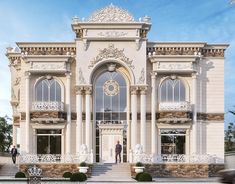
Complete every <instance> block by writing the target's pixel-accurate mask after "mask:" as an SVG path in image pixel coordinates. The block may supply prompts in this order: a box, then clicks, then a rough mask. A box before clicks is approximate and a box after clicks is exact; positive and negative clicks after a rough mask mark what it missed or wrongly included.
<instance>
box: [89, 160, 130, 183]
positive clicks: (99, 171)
mask: <svg viewBox="0 0 235 184" xmlns="http://www.w3.org/2000/svg"><path fill="white" fill-rule="evenodd" d="M89 180H90V181H132V178H131V171H130V165H129V164H127V163H121V164H95V165H94V166H93V168H92V175H91V178H89Z"/></svg>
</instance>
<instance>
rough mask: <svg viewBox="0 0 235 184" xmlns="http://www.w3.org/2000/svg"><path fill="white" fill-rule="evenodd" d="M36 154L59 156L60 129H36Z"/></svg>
mask: <svg viewBox="0 0 235 184" xmlns="http://www.w3.org/2000/svg"><path fill="white" fill-rule="evenodd" d="M36 132H37V154H61V132H62V130H61V129H51V130H50V129H37V130H36Z"/></svg>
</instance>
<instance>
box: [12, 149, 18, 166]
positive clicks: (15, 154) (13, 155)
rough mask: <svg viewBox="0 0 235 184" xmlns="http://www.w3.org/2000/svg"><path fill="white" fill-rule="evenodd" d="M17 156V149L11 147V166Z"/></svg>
mask: <svg viewBox="0 0 235 184" xmlns="http://www.w3.org/2000/svg"><path fill="white" fill-rule="evenodd" d="M17 154H18V152H17V149H16V147H15V146H13V148H12V149H11V157H12V161H13V164H15V163H16V156H17Z"/></svg>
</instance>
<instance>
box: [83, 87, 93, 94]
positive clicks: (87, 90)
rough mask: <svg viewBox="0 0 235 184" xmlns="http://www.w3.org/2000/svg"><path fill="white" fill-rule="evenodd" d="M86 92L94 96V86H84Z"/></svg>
mask: <svg viewBox="0 0 235 184" xmlns="http://www.w3.org/2000/svg"><path fill="white" fill-rule="evenodd" d="M84 91H85V94H86V95H91V94H92V86H84Z"/></svg>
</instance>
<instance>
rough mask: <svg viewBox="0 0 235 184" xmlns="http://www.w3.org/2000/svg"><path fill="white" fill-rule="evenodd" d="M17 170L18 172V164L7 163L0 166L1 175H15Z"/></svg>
mask: <svg viewBox="0 0 235 184" xmlns="http://www.w3.org/2000/svg"><path fill="white" fill-rule="evenodd" d="M17 172H18V167H17V165H14V164H8V163H6V164H4V165H2V167H1V168H0V177H5V176H8V177H14V176H15V174H16V173H17Z"/></svg>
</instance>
